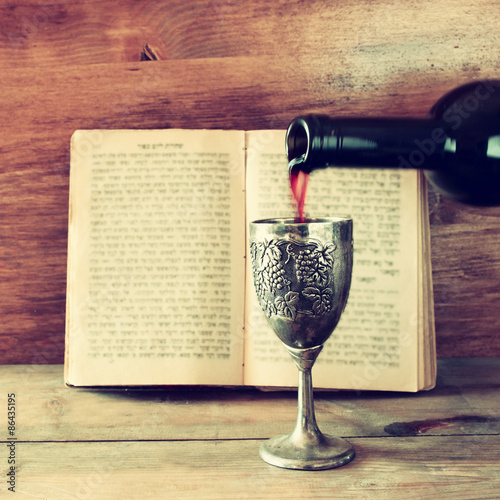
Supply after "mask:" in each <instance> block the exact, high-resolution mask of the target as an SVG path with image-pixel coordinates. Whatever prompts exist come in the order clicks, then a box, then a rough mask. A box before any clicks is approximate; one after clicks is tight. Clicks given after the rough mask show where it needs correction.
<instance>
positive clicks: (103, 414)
mask: <svg viewBox="0 0 500 500" xmlns="http://www.w3.org/2000/svg"><path fill="white" fill-rule="evenodd" d="M472 381H473V382H474V384H472V383H471V382H472ZM499 387H500V363H499V360H498V359H497V358H491V359H485V360H481V361H477V360H475V359H467V360H457V359H447V360H440V363H439V380H438V384H437V387H436V389H434V390H433V391H431V392H423V393H418V394H402V393H388V392H369V391H367V392H362V393H356V392H336V391H316V394H315V408H316V413H317V418H318V422H319V424H320V427H321V428H322V429H323V430H324V431H325V432H329V433H333V434H339V435H342V436H355V437H372V438H375V437H384V436H385V437H387V436H392V437H394V436H401V437H405V436H406V437H408V436H410V437H411V436H423V435H425V436H436V435H440V436H443V435H456V434H461V435H463V436H470V435H476V434H500V390H499ZM0 391H3V392H2V393H3V394H8V393H11V392H15V393H17V399H18V402H17V418H16V421H17V428H18V433H19V436H20V439H23V440H24V441H30V442H42V441H60V442H65V441H110V440H111V441H114V440H117V441H119V440H124V439H126V440H141V439H144V440H173V439H182V440H212V439H265V438H268V437H270V436H271V435H274V434H279V433H283V432H284V430H287V429H289V430H290V431H291V430H292V429H293V427H294V424H295V420H296V417H297V393H296V391H285V392H283V391H272V392H261V391H259V390H256V389H227V388H207V387H202V388H189V389H183V388H163V389H161V388H155V389H151V390H145V389H130V390H124V389H114V390H113V389H106V390H98V391H93V390H87V389H74V388H67V387H64V382H63V370H62V367H61V366H60V365H16V366H0ZM146 421H147V424H146ZM42 424H43V425H42Z"/></svg>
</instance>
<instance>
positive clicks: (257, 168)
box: [245, 131, 421, 391]
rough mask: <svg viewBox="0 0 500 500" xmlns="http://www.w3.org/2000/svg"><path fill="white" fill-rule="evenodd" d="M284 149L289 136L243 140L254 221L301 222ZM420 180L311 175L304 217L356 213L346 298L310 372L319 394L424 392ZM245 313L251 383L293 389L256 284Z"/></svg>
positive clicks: (351, 172)
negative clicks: (324, 390) (294, 219)
mask: <svg viewBox="0 0 500 500" xmlns="http://www.w3.org/2000/svg"><path fill="white" fill-rule="evenodd" d="M284 143H285V133H284V131H255V132H251V133H248V135H247V149H248V151H247V221H248V222H250V221H252V220H255V219H261V218H268V217H284V216H285V217H287V216H288V217H295V216H296V209H295V206H294V204H293V201H292V198H291V194H290V187H289V181H288V165H287V159H286V156H285V146H284ZM420 175H421V174H420V173H419V172H417V171H412V170H406V171H405V170H400V169H347V168H329V169H323V170H317V171H314V172H313V173H312V174H311V176H310V179H309V183H308V193H307V198H306V204H305V209H306V214H307V215H308V216H311V217H321V216H351V217H352V218H353V221H354V222H353V225H354V248H355V250H354V266H353V281H352V286H351V293H350V296H349V301H348V304H347V307H346V309H345V311H344V313H343V316H342V318H341V320H340V323H339V325H338V326H337V328H336V329H335V331H334V332H333V334H332V336H331V337H330V339H329V340H328V341H327V343H326V344H325V347H324V349H323V351H322V352H321V354H320V356H319V357H318V360H317V361H316V364H315V366H314V369H313V379H314V386H315V387H316V388H321V387H323V388H339V389H383V390H402V391H415V390H417V389H418V368H419V366H418V362H419V352H418V351H419V346H420V345H421V342H420V339H419V324H420V317H419V314H418V313H419V290H418V282H419V277H418V275H419V269H418V260H419V256H418V254H419V250H418V249H419V247H418V242H419V240H418V233H419V225H418V222H419V219H418V217H417V215H418V211H419V210H420V207H419V203H418V202H419V196H420V195H419V190H418V187H419V185H418V179H419V176H420ZM249 264H250V263H249V262H247V268H248V267H249ZM247 276H250V277H251V276H252V274H251V272H250V271H249V270H247ZM246 315H247V319H246V322H247V323H246V342H247V343H246V357H245V382H246V383H247V384H250V385H263V386H265V385H277V386H295V385H296V384H297V378H298V375H297V369H296V367H295V365H294V363H293V362H292V360H291V359H290V357H289V355H288V353H286V351H285V350H284V347H283V346H282V345H281V343H280V342H279V341H278V340H277V339H276V337H275V335H274V333H273V332H272V330H271V329H270V328H269V327H268V325H267V323H266V320H265V317H264V315H263V313H262V312H261V311H260V308H259V305H258V301H257V297H256V294H255V292H254V291H253V283H252V282H251V279H249V280H248V282H247V313H246Z"/></svg>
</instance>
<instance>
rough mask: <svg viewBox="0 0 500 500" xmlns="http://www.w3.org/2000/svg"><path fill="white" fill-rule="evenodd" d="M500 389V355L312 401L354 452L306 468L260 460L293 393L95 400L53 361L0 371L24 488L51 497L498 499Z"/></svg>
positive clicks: (157, 394) (1, 455) (287, 418)
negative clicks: (432, 379) (398, 384)
mask: <svg viewBox="0 0 500 500" xmlns="http://www.w3.org/2000/svg"><path fill="white" fill-rule="evenodd" d="M499 386H500V364H499V360H498V359H493V358H491V359H463V360H459V359H443V360H440V362H439V380H438V385H437V387H436V389H435V390H433V391H430V392H422V393H418V394H411V395H409V394H397V393H390V394H389V393H368V392H367V393H359V394H356V393H354V392H350V393H336V392H325V393H317V394H316V395H315V400H316V409H317V414H318V422H319V424H320V426H321V427H322V428H323V430H325V431H326V432H335V433H337V434H339V435H342V436H345V437H348V439H349V440H350V442H351V443H352V444H353V445H354V447H355V450H356V454H357V455H356V458H355V460H354V461H353V462H351V463H350V464H349V465H347V466H345V467H342V468H341V469H333V470H330V471H321V472H304V471H288V470H284V469H279V468H276V467H272V466H269V465H267V464H265V463H264V462H263V461H262V460H261V459H260V458H259V455H258V449H259V447H260V445H261V443H262V442H263V440H264V439H266V438H268V437H269V436H270V435H273V434H275V433H282V432H285V431H286V430H288V429H291V428H292V426H293V424H294V420H295V415H296V394H295V393H293V392H290V393H283V392H275V393H274V392H273V393H262V392H259V391H256V390H241V389H240V390H229V389H223V388H214V389H212V390H207V389H204V390H193V389H189V390H185V389H184V390H183V389H175V390H173V389H169V388H164V389H161V390H158V389H157V390H154V391H138V390H135V391H124V390H116V391H110V390H105V391H89V390H78V389H70V388H65V387H63V385H62V367H61V366H58V365H37V366H35V365H17V366H0V392H1V393H2V394H4V395H6V394H8V393H14V394H15V399H16V410H15V411H16V431H15V433H16V437H17V441H16V444H15V454H16V467H17V468H16V471H17V472H16V492H17V493H18V494H19V495H24V496H26V497H29V498H50V499H51V500H57V499H64V500H68V499H80V500H81V499H91V498H99V499H108V498H109V499H115V498H127V499H133V498H168V499H175V498H180V499H190V498H197V499H209V498H213V499H234V498H249V499H275V498H291V499H303V498H311V499H312V498H314V499H317V498H324V499H334V498H346V497H347V498H364V499H384V500H385V499H399V498H402V497H404V498H414V499H421V498H457V499H470V498H496V497H497V496H498V491H499V488H500V467H499V464H498V450H499V449H500V412H499V408H500V405H499V403H500V400H499V398H500V391H499ZM7 441H8V439H7V436H5V435H4V436H3V441H2V446H1V447H0V464H1V470H2V472H3V474H4V477H5V474H6V472H7V470H8V469H7V467H8V464H7V457H8V454H9V453H10V446H11V444H10V443H8V442H7ZM6 487H7V485H6V483H4V484H2V485H1V486H0V491H4V490H5V491H6Z"/></svg>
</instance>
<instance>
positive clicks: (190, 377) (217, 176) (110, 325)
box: [66, 130, 245, 386]
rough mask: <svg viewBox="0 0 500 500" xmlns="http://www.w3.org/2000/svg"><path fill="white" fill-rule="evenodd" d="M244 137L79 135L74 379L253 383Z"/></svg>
mask: <svg viewBox="0 0 500 500" xmlns="http://www.w3.org/2000/svg"><path fill="white" fill-rule="evenodd" d="M244 211H245V207H244V134H243V133H242V132H237V131H229V132H228V131H224V132H221V131H213V130H198V131H195V130H192V131H181V130H94V131H78V132H76V133H75V134H74V136H73V139H72V152H71V178H70V221H69V248H68V298H67V326H66V330H67V331H66V336H67V337H66V338H67V351H66V381H67V383H68V384H70V385H87V386H99V385H149V384H159V385H163V384H230V385H235V384H241V383H242V359H243V340H242V338H243V309H244V297H243V295H244V290H243V286H242V283H243V282H244V253H245V234H244V231H245V218H244V217H245V213H244Z"/></svg>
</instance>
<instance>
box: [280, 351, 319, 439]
mask: <svg viewBox="0 0 500 500" xmlns="http://www.w3.org/2000/svg"><path fill="white" fill-rule="evenodd" d="M322 348H323V346H318V347H313V348H312V349H292V348H288V352H289V353H290V355H291V356H292V358H293V360H294V361H295V364H296V365H297V368H298V369H299V385H298V411H297V423H296V424H295V429H294V431H293V432H292V434H291V436H290V439H291V440H292V441H293V442H295V443H296V444H297V445H298V446H316V445H318V444H319V443H320V442H321V441H322V440H323V435H322V433H321V431H320V430H319V427H318V424H317V423H316V415H315V413H314V395H313V394H314V393H313V385H312V375H311V370H312V367H313V365H314V362H315V361H316V358H317V357H318V355H319V353H320V351H321V349H322Z"/></svg>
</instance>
